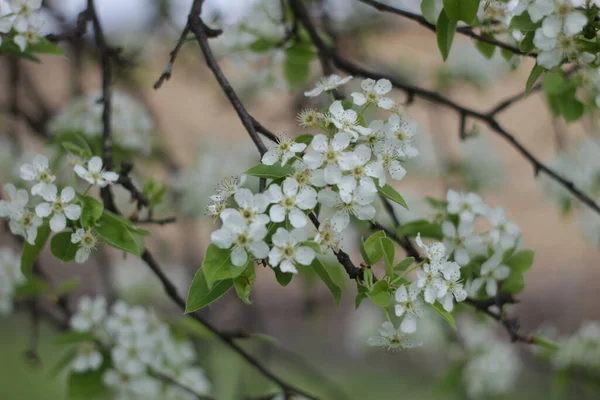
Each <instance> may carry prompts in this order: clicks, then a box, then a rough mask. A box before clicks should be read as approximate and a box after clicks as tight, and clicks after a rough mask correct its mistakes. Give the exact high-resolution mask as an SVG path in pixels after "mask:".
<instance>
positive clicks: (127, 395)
mask: <svg viewBox="0 0 600 400" xmlns="http://www.w3.org/2000/svg"><path fill="white" fill-rule="evenodd" d="M115 368H116V369H112V368H111V369H108V370H107V371H106V372H105V373H104V375H103V376H102V381H103V382H104V384H105V385H106V386H108V387H110V388H112V389H114V390H115V391H116V393H117V396H116V397H115V398H116V399H119V400H126V399H139V398H156V397H155V396H156V395H158V392H159V390H160V388H161V384H160V382H158V381H157V380H156V379H154V378H151V377H149V376H148V375H146V374H138V375H133V374H128V373H126V372H125V371H122V370H121V368H120V366H119V365H115Z"/></svg>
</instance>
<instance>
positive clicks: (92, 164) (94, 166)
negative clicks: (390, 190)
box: [88, 156, 102, 172]
mask: <svg viewBox="0 0 600 400" xmlns="http://www.w3.org/2000/svg"><path fill="white" fill-rule="evenodd" d="M88 170H89V171H90V172H100V171H102V159H101V158H100V157H98V156H96V157H92V158H91V159H90V161H88Z"/></svg>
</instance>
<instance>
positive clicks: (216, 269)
mask: <svg viewBox="0 0 600 400" xmlns="http://www.w3.org/2000/svg"><path fill="white" fill-rule="evenodd" d="M252 263H253V261H252V260H251V259H250V258H249V259H248V262H246V265H244V266H241V267H238V266H237V265H233V263H232V262H231V250H228V249H221V248H219V247H217V246H216V245H214V244H210V245H209V246H208V249H206V255H205V256H204V261H202V270H203V271H204V277H205V278H206V284H207V285H208V287H209V288H211V287H212V285H213V284H214V283H215V282H216V281H220V280H223V279H233V278H237V277H238V276H240V275H241V274H242V273H243V272H244V271H245V270H246V268H247V267H248V266H249V265H250V264H252Z"/></svg>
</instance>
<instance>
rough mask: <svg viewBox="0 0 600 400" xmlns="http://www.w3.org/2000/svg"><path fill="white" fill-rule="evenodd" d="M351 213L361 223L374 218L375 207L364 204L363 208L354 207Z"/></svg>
mask: <svg viewBox="0 0 600 400" xmlns="http://www.w3.org/2000/svg"><path fill="white" fill-rule="evenodd" d="M353 211H354V215H356V218H358V219H360V220H363V221H368V220H371V219H373V218H375V213H376V211H375V207H373V205H371V204H366V205H364V206H356V207H354V209H353Z"/></svg>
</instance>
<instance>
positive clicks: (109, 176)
mask: <svg viewBox="0 0 600 400" xmlns="http://www.w3.org/2000/svg"><path fill="white" fill-rule="evenodd" d="M102 177H103V178H104V180H106V181H107V182H109V183H113V182H116V181H117V180H118V179H119V174H117V173H116V172H112V171H107V172H103V173H102Z"/></svg>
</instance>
